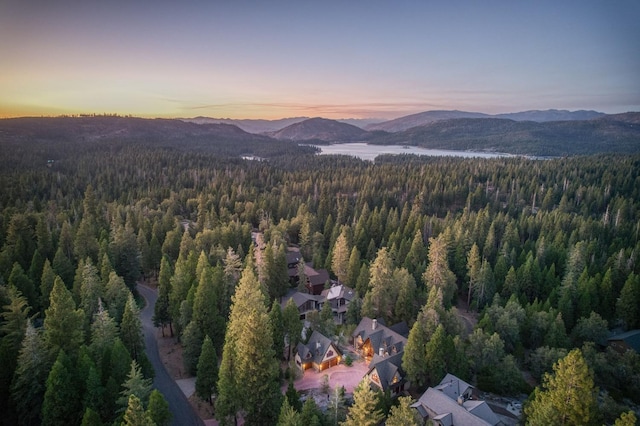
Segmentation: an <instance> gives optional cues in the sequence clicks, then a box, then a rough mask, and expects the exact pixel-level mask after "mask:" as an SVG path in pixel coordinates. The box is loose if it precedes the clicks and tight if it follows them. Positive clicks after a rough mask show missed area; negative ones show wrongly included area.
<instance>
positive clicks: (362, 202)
mask: <svg viewBox="0 0 640 426" xmlns="http://www.w3.org/2000/svg"><path fill="white" fill-rule="evenodd" d="M102 119H103V120H107V119H108V118H102ZM112 119H113V120H115V119H116V118H112ZM192 126H197V125H192ZM190 128H191V127H190ZM5 129H6V127H5ZM55 129H57V127H56V126H54V125H52V126H51V128H49V129H45V130H42V131H40V132H37V131H34V132H33V133H32V134H29V135H25V136H22V137H17V136H15V134H10V135H9V133H11V132H9V131H7V130H5V131H4V132H3V133H2V134H0V151H1V152H2V155H1V160H2V161H1V163H0V188H2V190H1V191H0V283H1V285H0V306H1V307H2V314H1V317H0V338H1V343H0V363H1V364H2V365H3V368H2V369H1V370H0V405H1V406H0V412H2V413H3V415H2V416H0V417H1V419H0V422H3V423H4V424H26V425H35V424H47V425H48V424H56V425H58V424H86V425H89V424H91V425H96V424H120V423H121V422H124V423H125V424H134V423H132V420H131V419H133V418H134V417H135V416H136V415H141V416H145V415H146V418H147V419H148V420H153V422H155V423H156V424H168V422H169V421H170V420H169V418H170V414H168V413H167V412H166V410H167V408H166V401H165V400H164V399H163V397H162V395H161V394H160V393H159V392H157V391H152V388H151V379H152V377H153V371H152V369H151V368H150V366H149V363H148V360H147V359H146V356H145V354H144V342H143V340H142V337H141V327H140V322H139V319H138V312H139V309H140V303H142V302H141V300H140V298H138V297H137V293H136V291H135V285H136V282H138V281H140V280H144V281H146V282H149V283H152V284H153V285H155V284H157V286H158V294H159V298H158V304H157V305H156V315H155V320H156V322H157V325H158V326H160V325H166V326H167V331H168V332H170V333H175V335H177V336H180V339H181V342H182V344H183V346H184V353H185V366H187V367H189V369H190V370H191V372H192V373H193V374H196V375H197V376H198V380H199V382H200V385H201V386H204V390H201V391H199V394H202V395H203V398H204V399H207V396H210V395H211V394H212V393H213V394H214V395H215V406H216V417H217V418H218V419H219V420H220V421H222V422H223V423H231V424H233V421H234V419H235V418H236V415H237V414H239V413H240V414H242V416H243V418H244V419H245V420H246V422H247V424H276V423H277V422H278V419H279V418H280V423H281V424H296V423H286V422H285V420H284V419H289V420H287V421H292V422H293V421H294V420H295V419H299V420H298V421H301V422H302V423H298V424H325V423H326V424H334V422H335V421H342V420H344V419H345V417H344V416H345V415H346V413H347V412H348V411H347V412H344V413H342V418H339V419H336V418H332V417H331V416H332V414H331V413H323V412H321V411H319V410H318V409H317V407H310V405H312V404H311V403H309V404H305V406H304V407H302V406H298V407H296V406H295V398H293V399H290V398H289V395H287V397H284V398H283V396H282V395H281V392H280V386H281V384H284V383H286V381H285V379H284V377H285V375H287V374H290V372H288V371H284V370H283V368H281V361H284V359H281V358H283V357H281V356H279V355H276V354H282V353H283V346H284V343H283V341H284V339H283V336H285V335H288V336H290V337H291V339H292V340H295V338H294V337H292V336H295V335H296V332H295V330H299V327H300V326H301V325H300V321H299V319H298V317H297V310H296V312H294V313H293V314H292V313H291V312H288V309H287V308H285V309H283V310H282V312H280V306H279V304H278V301H279V300H280V297H282V296H284V294H285V293H286V292H287V291H288V290H289V288H290V287H289V277H288V275H287V266H286V261H285V252H286V249H287V247H289V246H292V245H295V246H297V247H299V248H300V252H301V253H302V255H303V257H304V259H305V260H306V261H309V262H312V263H313V265H314V267H316V268H326V269H328V270H329V271H330V273H331V274H332V278H335V279H339V280H340V281H341V282H343V283H344V284H346V285H348V286H350V287H352V288H354V289H355V290H356V292H357V294H358V296H359V297H360V298H361V303H354V304H352V305H350V306H353V308H351V309H350V311H349V312H348V324H347V325H346V326H342V327H341V328H340V329H337V330H332V331H333V332H334V334H335V335H342V336H349V335H350V330H353V328H354V326H355V325H356V324H357V323H358V322H359V321H360V319H361V318H362V317H363V316H368V317H372V318H373V317H378V318H382V319H384V321H385V322H386V323H387V324H393V323H396V322H399V321H405V322H406V323H407V324H408V325H409V327H410V329H411V333H410V334H409V340H408V343H407V346H406V350H405V355H404V358H403V367H404V369H405V370H406V372H407V375H408V377H409V378H410V380H411V383H412V385H413V387H414V388H415V389H416V391H417V392H420V391H421V390H424V389H425V388H426V386H430V385H433V384H437V383H438V382H439V381H440V380H441V379H442V377H444V375H445V373H447V372H452V373H454V374H456V375H457V376H458V377H461V378H463V379H465V380H467V381H469V382H470V383H472V384H474V385H476V386H477V387H478V388H479V389H481V390H485V391H491V392H495V393H498V394H502V395H518V394H530V393H532V392H533V395H534V397H533V398H532V400H533V401H534V403H531V405H530V406H529V407H527V409H526V410H525V414H526V415H527V416H528V418H529V419H530V421H531V423H532V424H544V421H540V420H539V419H538V417H539V416H542V414H541V413H542V412H544V411H545V407H547V411H548V405H547V406H544V400H543V396H541V395H551V396H553V388H552V387H551V385H550V384H549V382H550V380H551V379H552V378H553V377H554V374H557V375H560V374H561V373H562V367H563V366H564V365H573V364H570V363H569V361H571V360H572V359H573V358H576V357H578V358H579V360H582V362H583V363H586V367H585V368H586V369H585V371H587V373H588V374H587V373H585V375H587V376H589V378H590V379H591V380H592V381H593V383H592V385H593V386H592V387H591V388H589V389H588V390H587V391H586V394H585V395H586V397H585V398H587V399H588V398H592V399H593V406H592V407H591V408H590V410H591V411H589V413H590V414H589V415H588V416H587V417H586V418H583V420H584V419H586V420H587V421H586V423H583V424H603V423H607V424H613V422H614V421H615V420H616V419H617V418H619V417H620V415H621V414H623V413H625V412H627V411H629V409H630V407H633V406H634V404H635V406H636V407H637V404H640V355H639V354H638V353H636V352H633V351H627V352H625V353H619V352H617V351H615V350H613V349H612V348H610V347H606V339H607V337H608V336H609V335H610V334H611V333H612V332H613V331H617V332H622V331H625V330H632V329H638V328H640V156H638V155H626V156H622V155H597V156H576V157H567V158H555V159H547V160H531V159H525V158H518V157H514V158H496V159H461V158H449V157H443V158H440V157H438V158H436V157H416V156H410V155H402V156H381V157H378V159H377V160H376V161H375V162H367V161H362V160H358V159H355V158H351V157H343V156H318V155H315V152H314V151H315V150H314V149H313V148H311V147H299V146H297V145H296V144H295V143H294V142H288V141H286V142H285V141H280V142H277V143H276V142H275V141H273V140H267V139H262V138H260V137H257V136H256V137H252V138H250V139H248V140H244V139H243V137H244V136H242V135H234V134H232V133H228V134H226V135H225V136H211V135H210V134H201V135H197V134H193V135H192V136H184V137H180V138H176V137H165V136H162V132H160V133H158V134H155V135H150V134H149V133H148V132H147V131H146V130H144V131H143V130H140V132H138V133H131V132H130V133H127V134H124V135H123V134H117V132H116V133H111V134H109V135H108V136H105V137H101V138H92V137H90V136H87V135H80V136H76V137H70V136H69V133H68V132H66V131H65V132H62V131H60V132H58V133H56V132H57V131H56V130H55ZM243 154H252V155H256V156H259V157H261V158H262V159H263V160H261V161H255V160H243V159H241V158H240V156H241V155H243ZM252 231H261V233H262V237H263V240H264V249H263V250H261V255H260V256H255V251H256V249H255V247H254V243H253V242H252ZM274 301H275V302H276V303H274ZM463 316H466V317H468V318H472V319H473V318H477V324H475V325H471V326H469V324H468V323H465V322H464V321H463V320H462V317H463ZM169 326H170V327H169ZM247 329H251V331H250V332H248V331H247ZM169 330H170V331H169ZM248 334H249V335H248ZM299 334H300V333H299V331H298V332H297V335H298V336H299ZM575 349H578V351H576V350H575ZM246 354H251V356H247V355H246ZM576 354H578V355H576ZM572 357H573V358H572ZM247 358H248V359H247ZM559 360H560V361H563V360H564V361H566V362H565V363H563V362H558V361H559ZM211 365H215V366H216V368H208V367H207V366H211ZM218 365H219V369H218V368H217V366H218ZM554 365H556V367H554ZM567 368H569V367H567ZM205 371H206V373H205ZM546 373H550V374H546ZM207 379H209V380H208V382H207ZM204 383H209V384H208V385H204ZM543 383H546V384H547V387H545V388H542V387H539V385H540V384H543ZM536 386H538V387H537V388H536ZM245 388H246V389H252V390H253V391H252V392H246V391H245ZM595 388H597V389H599V392H595V391H593V389H595ZM200 389H202V387H201V388H200ZM534 389H536V390H535V391H534ZM543 390H544V392H543ZM248 393H249V394H251V395H247V394H248ZM362 393H364V391H362ZM379 400H380V403H379V407H378V408H379V413H381V416H382V417H381V418H380V419H382V418H384V416H389V422H390V423H389V424H392V423H393V421H394V420H393V417H394V416H396V415H397V416H398V418H400V417H399V416H400V415H401V414H400V413H401V411H402V408H403V407H404V408H407V406H406V404H405V403H404V402H401V403H400V404H399V405H397V406H396V403H395V402H389V401H386V402H385V398H384V396H382V397H380V398H379ZM358 401H359V399H358V398H356V401H355V405H354V406H353V407H357V406H358ZM299 405H300V404H299ZM392 405H393V409H392V408H391V407H392ZM539 406H540V407H542V408H537V407H539ZM407 409H408V408H407ZM356 412H357V411H356V410H354V413H356ZM375 412H376V413H378V411H375ZM145 413H146V414H145ZM336 413H337V411H336ZM547 414H548V413H547ZM336 415H337V414H334V416H336ZM296 416H299V417H296ZM354 416H355V414H353V415H352V414H349V417H347V418H346V424H352V423H350V422H352V421H353V419H354ZM291 419H294V420H291ZM300 419H302V420H300ZM312 419H313V421H312ZM380 419H378V420H380ZM536 419H538V423H536ZM396 421H398V420H396ZM127 422H129V423H127ZM314 422H315V423H314ZM356 423H357V422H356ZM136 424H137V423H136ZM353 424H355V423H353ZM393 424H401V423H393Z"/></svg>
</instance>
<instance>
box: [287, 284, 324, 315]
mask: <svg viewBox="0 0 640 426" xmlns="http://www.w3.org/2000/svg"><path fill="white" fill-rule="evenodd" d="M289 299H292V300H293V303H294V304H295V305H296V307H297V308H298V312H300V319H301V320H302V321H304V320H306V319H307V316H308V315H309V313H311V312H313V311H319V310H320V306H321V305H320V302H321V301H322V296H315V295H313V294H308V293H301V292H299V291H293V292H290V293H289V294H288V295H287V296H285V297H284V298H283V299H282V301H281V302H280V306H281V307H282V309H284V308H285V306H287V303H289Z"/></svg>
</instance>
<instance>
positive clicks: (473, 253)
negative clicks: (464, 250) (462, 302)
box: [467, 243, 482, 306]
mask: <svg viewBox="0 0 640 426" xmlns="http://www.w3.org/2000/svg"><path fill="white" fill-rule="evenodd" d="M481 266H482V264H481V262H480V249H479V248H478V245H477V244H476V243H473V245H472V246H471V250H470V251H469V255H468V256H467V276H468V277H469V284H468V288H469V290H468V295H467V306H471V295H472V294H473V292H474V291H476V286H477V285H478V282H479V281H480V268H481Z"/></svg>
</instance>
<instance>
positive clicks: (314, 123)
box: [268, 117, 370, 142]
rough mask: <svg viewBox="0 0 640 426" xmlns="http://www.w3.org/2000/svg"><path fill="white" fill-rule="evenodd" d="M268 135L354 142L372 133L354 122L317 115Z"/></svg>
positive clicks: (305, 139) (300, 139) (292, 138)
mask: <svg viewBox="0 0 640 426" xmlns="http://www.w3.org/2000/svg"><path fill="white" fill-rule="evenodd" d="M268 135H269V136H271V137H274V138H276V139H289V140H296V141H309V140H318V141H323V142H354V141H362V140H364V139H367V138H368V136H369V135H370V133H369V132H367V131H366V130H363V129H361V128H360V127H357V126H354V125H352V124H347V123H343V122H340V121H336V120H329V119H326V118H319V117H317V118H310V119H308V120H304V121H301V122H299V123H295V124H292V125H290V126H287V127H285V128H284V129H281V130H278V131H277V132H271V133H268Z"/></svg>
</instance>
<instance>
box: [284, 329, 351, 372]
mask: <svg viewBox="0 0 640 426" xmlns="http://www.w3.org/2000/svg"><path fill="white" fill-rule="evenodd" d="M341 359H342V352H340V350H339V349H338V346H337V345H335V344H334V343H333V342H332V341H331V339H329V338H328V337H326V336H323V335H322V334H320V333H319V332H317V331H314V332H313V333H312V334H311V337H309V341H308V342H307V344H304V343H298V346H297V348H296V356H295V360H296V365H297V366H298V368H300V369H301V370H302V371H304V370H306V369H308V368H313V369H314V370H316V371H323V370H326V369H327V368H331V367H333V366H335V365H338V364H339V363H340V360H341Z"/></svg>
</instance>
